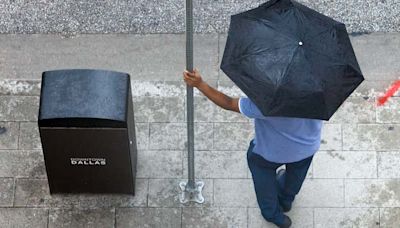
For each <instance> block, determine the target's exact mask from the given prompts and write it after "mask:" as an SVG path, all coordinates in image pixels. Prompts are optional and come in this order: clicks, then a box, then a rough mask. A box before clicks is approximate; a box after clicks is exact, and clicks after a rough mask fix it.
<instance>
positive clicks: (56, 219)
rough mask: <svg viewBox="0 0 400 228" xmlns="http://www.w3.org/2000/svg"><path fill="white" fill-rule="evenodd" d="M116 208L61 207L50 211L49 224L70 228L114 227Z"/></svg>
mask: <svg viewBox="0 0 400 228" xmlns="http://www.w3.org/2000/svg"><path fill="white" fill-rule="evenodd" d="M114 213H115V209H114V208H108V209H84V210H82V209H59V208H54V209H53V208H52V209H50V211H49V226H48V227H50V228H53V227H54V228H55V227H65V228H67V227H70V228H80V227H81V228H106V227H114V220H115V218H114Z"/></svg>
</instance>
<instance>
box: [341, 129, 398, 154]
mask: <svg viewBox="0 0 400 228" xmlns="http://www.w3.org/2000/svg"><path fill="white" fill-rule="evenodd" d="M342 130H343V150H398V149H400V140H398V139H399V138H400V125H399V124H356V125H354V124H342Z"/></svg>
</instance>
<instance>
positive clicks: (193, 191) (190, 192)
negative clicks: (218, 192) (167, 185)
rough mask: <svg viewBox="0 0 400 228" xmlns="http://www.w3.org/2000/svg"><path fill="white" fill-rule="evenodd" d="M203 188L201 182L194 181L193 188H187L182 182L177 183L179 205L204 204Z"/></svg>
mask: <svg viewBox="0 0 400 228" xmlns="http://www.w3.org/2000/svg"><path fill="white" fill-rule="evenodd" d="M203 187H204V182H203V181H196V182H195V184H194V188H189V187H188V186H187V182H185V181H182V182H180V183H179V188H180V189H181V191H182V192H181V194H180V195H179V201H180V202H181V203H183V204H184V203H188V202H196V203H200V204H202V203H204V197H203V194H202V191H203Z"/></svg>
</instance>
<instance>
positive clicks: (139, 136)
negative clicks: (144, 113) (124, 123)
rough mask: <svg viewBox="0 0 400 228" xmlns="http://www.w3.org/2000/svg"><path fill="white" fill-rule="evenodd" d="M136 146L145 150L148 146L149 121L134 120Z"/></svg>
mask: <svg viewBox="0 0 400 228" xmlns="http://www.w3.org/2000/svg"><path fill="white" fill-rule="evenodd" d="M135 130H136V131H135V135H136V146H137V149H138V150H146V149H147V148H148V147H149V123H136V122H135Z"/></svg>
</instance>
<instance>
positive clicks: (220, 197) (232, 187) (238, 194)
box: [214, 179, 258, 207]
mask: <svg viewBox="0 0 400 228" xmlns="http://www.w3.org/2000/svg"><path fill="white" fill-rule="evenodd" d="M214 206H218V207H257V206H258V204H257V200H256V194H255V191H254V185H253V180H251V179H215V180H214Z"/></svg>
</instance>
